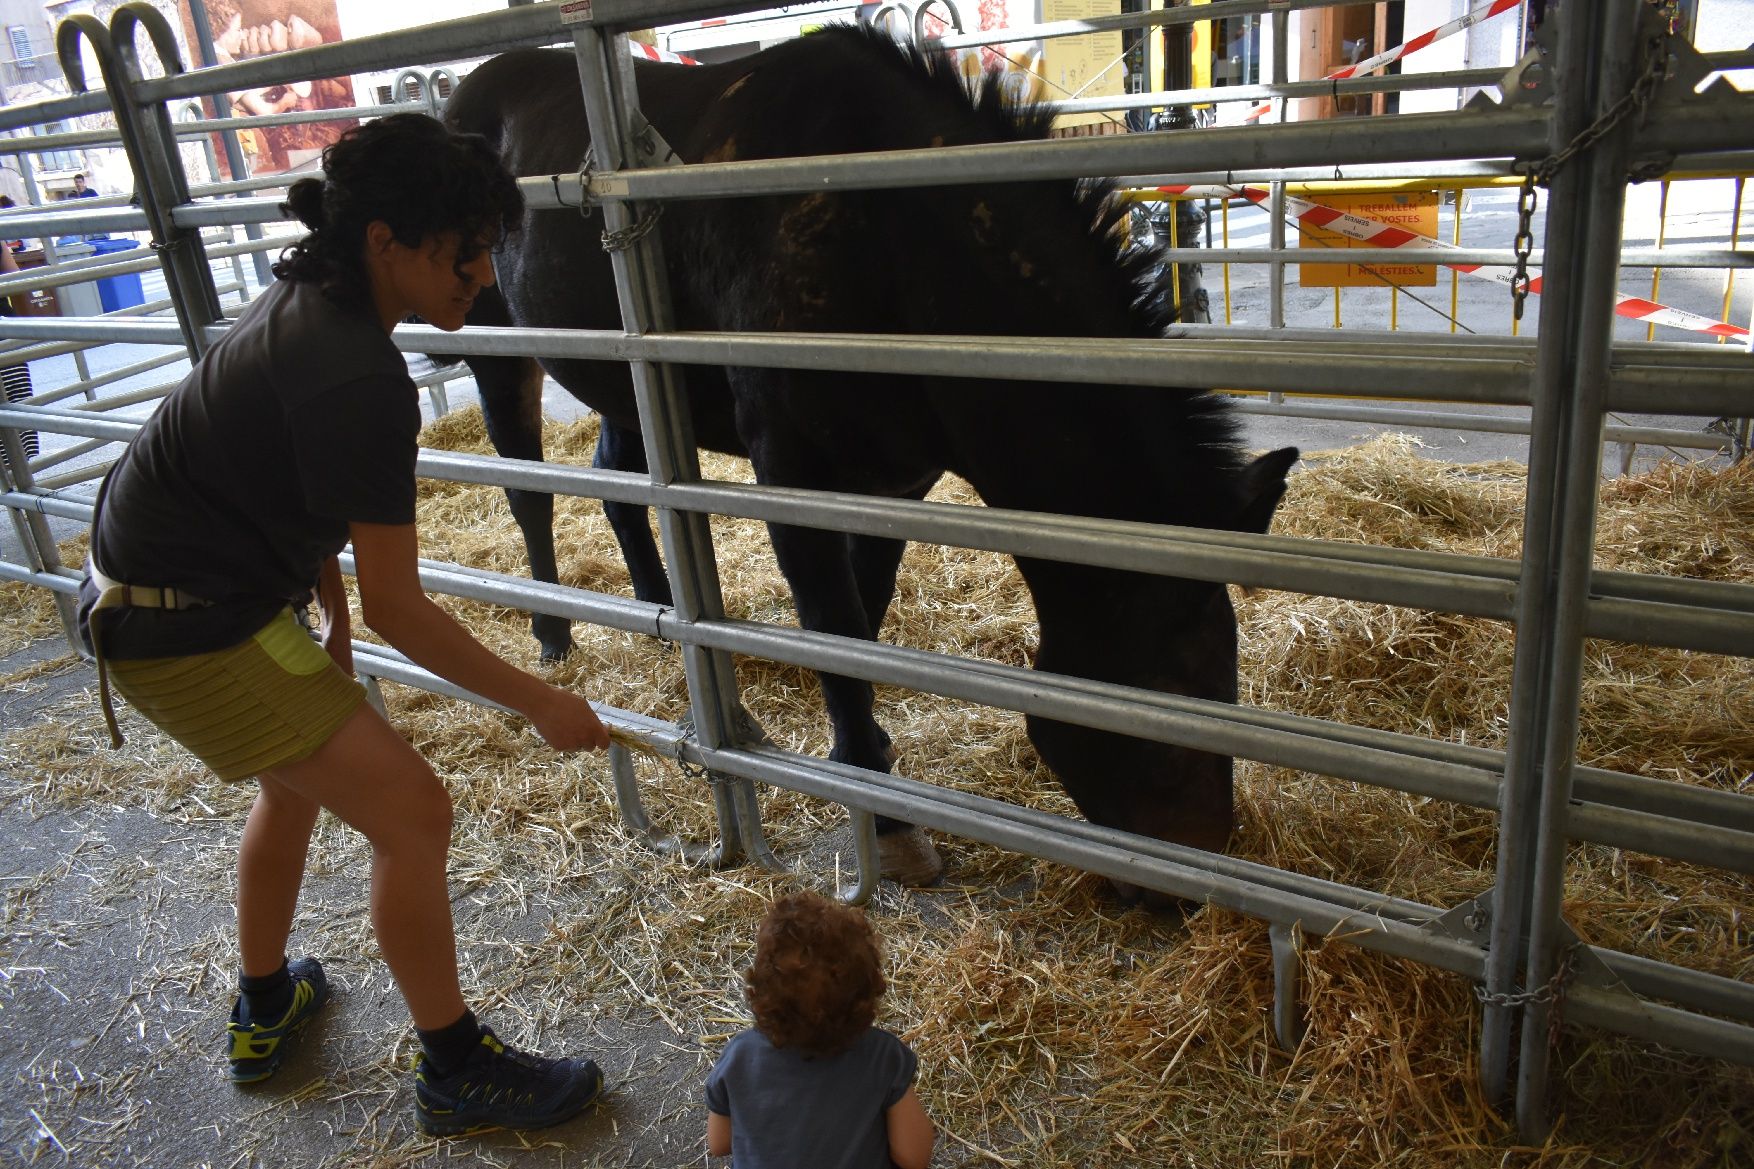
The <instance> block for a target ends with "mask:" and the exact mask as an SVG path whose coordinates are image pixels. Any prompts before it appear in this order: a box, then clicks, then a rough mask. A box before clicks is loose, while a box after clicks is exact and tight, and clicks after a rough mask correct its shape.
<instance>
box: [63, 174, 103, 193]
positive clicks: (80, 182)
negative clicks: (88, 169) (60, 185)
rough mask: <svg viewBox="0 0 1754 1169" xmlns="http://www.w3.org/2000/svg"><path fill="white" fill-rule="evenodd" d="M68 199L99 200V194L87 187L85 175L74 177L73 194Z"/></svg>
mask: <svg viewBox="0 0 1754 1169" xmlns="http://www.w3.org/2000/svg"><path fill="white" fill-rule="evenodd" d="M67 197H68V198H69V199H95V198H97V192H96V191H94V190H92V189H91V188H90V187H88V186H86V185H85V176H84V175H74V176H73V193H72V194H71V195H69V196H67Z"/></svg>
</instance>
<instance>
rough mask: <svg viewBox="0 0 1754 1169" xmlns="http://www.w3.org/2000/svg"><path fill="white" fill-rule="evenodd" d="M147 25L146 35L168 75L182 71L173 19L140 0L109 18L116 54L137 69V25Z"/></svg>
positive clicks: (181, 59)
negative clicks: (135, 36) (172, 25)
mask: <svg viewBox="0 0 1754 1169" xmlns="http://www.w3.org/2000/svg"><path fill="white" fill-rule="evenodd" d="M142 25H143V26H145V28H146V35H147V36H148V37H150V38H151V39H152V47H153V48H154V49H156V50H157V51H158V60H159V63H160V64H161V65H163V66H164V72H165V76H167V77H174V76H176V75H177V74H179V73H181V72H182V71H183V57H182V51H181V50H180V49H179V48H178V47H177V34H176V33H175V32H173V31H172V30H171V25H170V21H169V20H167V19H166V18H165V15H164V13H162V12H160V11H159V10H158V9H156V8H154V7H153V6H152V5H150V4H145V3H142V2H141V0H133V2H132V3H129V4H124V5H122V6H121V7H120V8H118V9H116V11H115V14H114V15H113V16H111V17H110V36H111V38H112V39H113V40H114V43H115V49H116V52H117V53H120V54H122V57H123V60H124V61H126V62H127V63H128V64H130V65H133V66H136V68H135V70H134V71H135V72H136V73H138V72H140V70H139V68H138V64H139V60H140V56H139V50H138V49H137V48H136V47H135V44H134V34H135V30H136V28H138V27H139V26H142Z"/></svg>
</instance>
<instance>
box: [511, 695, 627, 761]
mask: <svg viewBox="0 0 1754 1169" xmlns="http://www.w3.org/2000/svg"><path fill="white" fill-rule="evenodd" d="M524 717H525V718H528V719H529V720H530V725H532V726H534V727H535V728H536V733H537V734H539V735H541V736H542V738H543V739H544V740H545V741H546V742H547V743H548V745H549V746H550V747H553V748H554V749H555V750H556V751H601V750H603V749H604V748H606V747H608V746H609V731H608V729H607V728H606V727H604V725H603V723H602V721H601V720H599V719H598V718H597V712H596V711H594V710H592V709H591V704H590V703H589V702H586V701H585V700H584V699H583V698H580V697H579V696H578V695H577V694H574V693H573V692H572V691H570V690H562V689H560V688H559V687H555V686H550V687H549V688H548V692H547V694H546V695H544V696H543V700H542V701H541V702H540V703H539V704H538V705H537V706H535V707H532V708H531V709H530V710H527V711H525V712H524Z"/></svg>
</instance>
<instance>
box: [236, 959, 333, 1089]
mask: <svg viewBox="0 0 1754 1169" xmlns="http://www.w3.org/2000/svg"><path fill="white" fill-rule="evenodd" d="M286 973H287V974H288V976H290V977H291V979H292V1002H291V1003H290V1004H288V1005H287V1008H286V1013H285V1014H284V1015H282V1016H280V1020H279V1022H276V1023H269V1024H263V1023H258V1022H255V1021H254V1020H252V1021H251V1022H249V1023H248V1024H246V1023H244V1022H243V1012H244V1000H243V996H242V995H239V996H238V1000H237V1002H235V1003H233V1004H232V1008H231V1022H230V1023H228V1024H226V1027H225V1037H226V1042H227V1044H228V1045H229V1047H230V1052H229V1054H228V1056H227V1058H228V1059H229V1060H230V1061H231V1079H232V1083H234V1084H253V1083H255V1082H256V1081H258V1080H265V1079H267V1078H268V1077H269V1076H271V1075H273V1074H274V1071H275V1069H276V1068H278V1067H279V1066H280V1060H281V1058H282V1057H283V1056H285V1054H286V1049H285V1046H284V1043H285V1041H286V1040H287V1039H289V1038H291V1037H292V1036H294V1035H296V1034H298V1033H299V1032H300V1031H302V1030H303V1029H304V1025H305V1024H306V1023H309V1022H310V1021H311V1019H312V1018H313V1017H315V1015H316V1013H317V1012H318V1011H319V1010H321V1009H322V1006H323V1004H324V1003H326V1002H328V1001H329V980H328V979H326V978H324V977H323V967H322V965H321V964H320V963H319V962H318V961H317V960H316V959H315V958H300V959H299V960H298V961H296V962H289V963H287V966H286Z"/></svg>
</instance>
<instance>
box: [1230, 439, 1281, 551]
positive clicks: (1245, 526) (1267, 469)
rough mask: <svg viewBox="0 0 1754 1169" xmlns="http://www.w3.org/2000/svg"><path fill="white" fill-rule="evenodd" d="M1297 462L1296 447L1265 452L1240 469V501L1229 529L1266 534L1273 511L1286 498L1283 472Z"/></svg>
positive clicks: (1238, 481) (1238, 484)
mask: <svg viewBox="0 0 1754 1169" xmlns="http://www.w3.org/2000/svg"><path fill="white" fill-rule="evenodd" d="M1296 461H1297V448H1296V447H1294V446H1288V447H1280V448H1279V449H1278V450H1276V451H1268V452H1267V453H1266V454H1264V455H1262V456H1261V457H1260V458H1258V459H1256V460H1255V461H1254V462H1252V463H1250V464H1249V465H1248V466H1246V467H1244V468H1243V469H1242V474H1241V476H1239V477H1238V480H1237V491H1236V494H1237V498H1238V499H1239V500H1241V501H1242V502H1241V504H1240V506H1239V507H1238V508H1237V512H1236V516H1235V518H1234V519H1233V520H1232V521H1231V524H1230V526H1231V527H1232V528H1233V529H1235V530H1236V531H1239V532H1262V533H1264V532H1266V530H1267V525H1268V524H1270V523H1272V522H1273V509H1274V508H1276V507H1278V506H1279V501H1280V500H1281V499H1283V498H1284V496H1285V473H1286V472H1287V471H1289V470H1291V464H1293V463H1295V462H1296Z"/></svg>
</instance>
